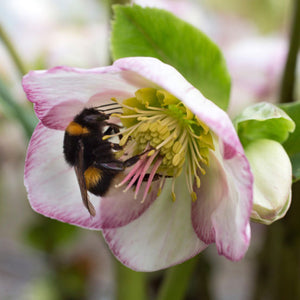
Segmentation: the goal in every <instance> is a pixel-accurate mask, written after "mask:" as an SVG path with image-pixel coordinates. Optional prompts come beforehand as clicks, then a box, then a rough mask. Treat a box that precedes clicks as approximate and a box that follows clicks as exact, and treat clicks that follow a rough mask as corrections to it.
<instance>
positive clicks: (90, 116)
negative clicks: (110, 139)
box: [74, 108, 109, 128]
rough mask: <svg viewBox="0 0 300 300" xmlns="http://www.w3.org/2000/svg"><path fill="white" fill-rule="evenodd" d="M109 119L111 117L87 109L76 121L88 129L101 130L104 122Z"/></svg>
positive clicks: (92, 109)
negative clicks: (100, 127)
mask: <svg viewBox="0 0 300 300" xmlns="http://www.w3.org/2000/svg"><path fill="white" fill-rule="evenodd" d="M107 119H109V115H108V114H105V113H103V112H100V111H98V110H96V109H94V108H85V109H84V110H83V111H82V112H81V113H80V114H78V115H77V116H76V117H75V119H74V121H75V122H77V123H79V124H81V125H82V126H85V127H87V128H96V127H97V128H99V125H101V123H102V122H104V121H105V120H107Z"/></svg>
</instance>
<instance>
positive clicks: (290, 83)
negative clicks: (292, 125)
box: [279, 0, 300, 103]
mask: <svg viewBox="0 0 300 300" xmlns="http://www.w3.org/2000/svg"><path fill="white" fill-rule="evenodd" d="M299 47H300V0H295V1H294V8H293V17H292V24H291V33H290V43H289V51H288V56H287V60H286V64H285V68H284V71H283V76H282V81H281V87H280V96H279V97H280V98H279V100H280V102H281V103H287V102H292V101H295V99H294V97H295V95H294V91H295V76H296V75H295V73H296V65H297V57H298V50H299Z"/></svg>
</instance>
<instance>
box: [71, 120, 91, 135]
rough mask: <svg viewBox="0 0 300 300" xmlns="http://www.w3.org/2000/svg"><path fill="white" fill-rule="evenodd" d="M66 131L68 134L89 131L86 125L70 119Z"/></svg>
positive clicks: (80, 133)
mask: <svg viewBox="0 0 300 300" xmlns="http://www.w3.org/2000/svg"><path fill="white" fill-rule="evenodd" d="M66 132H67V133H68V134H70V135H82V134H87V133H89V130H88V129H87V128H86V127H83V126H81V125H80V124H78V123H76V122H74V121H72V122H71V123H70V124H69V125H68V127H67V128H66Z"/></svg>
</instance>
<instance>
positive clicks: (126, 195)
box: [100, 177, 159, 228]
mask: <svg viewBox="0 0 300 300" xmlns="http://www.w3.org/2000/svg"><path fill="white" fill-rule="evenodd" d="M121 180H122V179H119V177H117V178H116V180H115V182H116V183H119V182H120V181H121ZM145 188H146V183H143V184H142V186H141V188H140V190H139V193H138V196H137V197H136V199H135V198H134V194H135V191H134V189H133V188H131V189H129V190H128V191H126V192H123V189H124V187H119V188H113V189H111V190H110V191H109V192H108V193H107V195H105V197H103V198H102V199H101V203H100V210H101V228H115V227H120V226H124V225H126V224H128V223H129V222H132V221H133V220H135V219H136V218H138V217H139V216H140V215H141V214H142V213H144V211H145V210H147V209H148V207H149V206H150V205H151V204H152V203H153V201H154V200H155V199H156V198H157V193H158V188H159V182H153V183H152V185H151V190H150V192H149V194H148V195H147V197H146V199H145V201H142V199H143V194H144V190H145Z"/></svg>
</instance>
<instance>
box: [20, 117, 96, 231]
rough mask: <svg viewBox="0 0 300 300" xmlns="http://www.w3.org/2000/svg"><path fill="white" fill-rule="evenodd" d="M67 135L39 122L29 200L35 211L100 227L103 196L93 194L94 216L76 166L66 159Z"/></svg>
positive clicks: (28, 166) (28, 174)
mask: <svg viewBox="0 0 300 300" xmlns="http://www.w3.org/2000/svg"><path fill="white" fill-rule="evenodd" d="M63 136H64V132H63V131H59V130H53V129H48V128H47V127H45V126H43V125H42V124H41V123H39V124H38V125H37V127H36V129H35V131H34V133H33V135H32V138H31V141H30V144H29V147H28V152H27V157H26V162H25V175H24V182H25V186H26V189H27V192H28V198H29V202H30V204H31V206H32V208H33V209H34V210H36V211H37V212H39V213H41V214H43V215H45V216H47V217H50V218H54V219H57V220H60V221H63V222H66V223H70V224H75V225H78V226H81V227H86V228H90V229H98V228H100V210H99V197H96V196H93V195H90V200H91V201H92V202H93V204H94V206H95V208H96V216H95V217H91V216H90V214H89V212H88V211H87V209H86V208H85V206H84V205H83V203H82V199H81V195H80V190H79V186H78V183H77V178H76V175H75V172H74V169H73V168H71V167H70V166H69V165H67V164H66V162H65V161H64V157H63V149H62V145H63Z"/></svg>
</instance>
